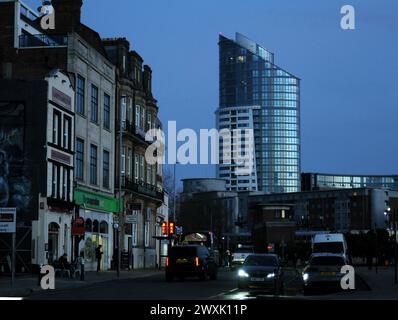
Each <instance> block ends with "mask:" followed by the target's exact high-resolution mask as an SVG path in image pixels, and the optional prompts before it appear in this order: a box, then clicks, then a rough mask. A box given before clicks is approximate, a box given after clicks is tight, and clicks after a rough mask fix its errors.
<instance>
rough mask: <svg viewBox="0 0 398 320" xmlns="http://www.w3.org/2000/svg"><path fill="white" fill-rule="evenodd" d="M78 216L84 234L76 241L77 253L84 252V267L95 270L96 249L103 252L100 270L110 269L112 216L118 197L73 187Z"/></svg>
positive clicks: (116, 209)
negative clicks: (81, 222)
mask: <svg viewBox="0 0 398 320" xmlns="http://www.w3.org/2000/svg"><path fill="white" fill-rule="evenodd" d="M75 203H76V206H78V214H79V218H81V219H83V220H84V228H85V234H84V237H80V239H79V240H80V241H76V246H77V247H78V248H76V249H77V250H76V251H78V252H79V253H81V252H83V253H84V258H85V269H86V270H87V271H95V270H97V258H96V249H97V248H98V246H99V245H100V246H101V251H102V252H103V255H102V260H101V270H109V269H111V263H112V258H113V238H114V236H113V216H114V214H115V213H117V212H118V199H115V198H114V197H111V196H106V195H103V194H100V193H95V192H92V191H88V190H85V189H83V188H76V189H75Z"/></svg>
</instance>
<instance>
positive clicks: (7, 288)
mask: <svg viewBox="0 0 398 320" xmlns="http://www.w3.org/2000/svg"><path fill="white" fill-rule="evenodd" d="M160 274H162V275H163V274H164V271H161V270H155V269H146V270H133V271H121V272H120V277H119V278H118V277H117V274H116V271H101V272H90V271H89V272H85V279H84V281H80V280H79V279H68V278H61V277H56V278H55V290H54V291H55V292H56V291H62V290H70V289H78V288H84V287H89V286H91V285H96V284H101V283H106V282H112V281H117V280H133V279H138V278H146V277H152V276H154V275H160ZM41 291H43V290H42V289H41V287H40V286H39V279H38V275H21V276H17V277H16V278H15V282H14V286H13V287H11V278H10V277H0V297H26V296H29V295H31V294H33V293H37V292H41ZM54 291H52V292H54Z"/></svg>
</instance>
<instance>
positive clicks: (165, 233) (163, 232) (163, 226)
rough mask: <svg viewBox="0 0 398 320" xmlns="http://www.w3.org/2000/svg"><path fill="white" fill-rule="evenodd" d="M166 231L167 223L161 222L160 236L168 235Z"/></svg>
mask: <svg viewBox="0 0 398 320" xmlns="http://www.w3.org/2000/svg"><path fill="white" fill-rule="evenodd" d="M167 231H168V226H167V222H163V223H162V234H163V235H167V234H168V233H167Z"/></svg>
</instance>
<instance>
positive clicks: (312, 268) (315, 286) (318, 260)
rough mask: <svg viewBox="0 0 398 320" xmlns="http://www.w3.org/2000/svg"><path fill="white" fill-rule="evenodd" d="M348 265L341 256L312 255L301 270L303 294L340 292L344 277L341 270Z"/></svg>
mask: <svg viewBox="0 0 398 320" xmlns="http://www.w3.org/2000/svg"><path fill="white" fill-rule="evenodd" d="M345 265H348V260H347V259H346V257H345V256H344V255H342V254H332V253H314V254H312V256H311V258H310V261H309V263H308V265H307V266H306V267H305V268H304V270H303V281H304V294H309V293H312V292H314V291H318V290H330V289H334V290H341V279H342V277H343V276H344V274H343V273H341V268H342V267H343V266H345Z"/></svg>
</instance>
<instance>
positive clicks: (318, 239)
mask: <svg viewBox="0 0 398 320" xmlns="http://www.w3.org/2000/svg"><path fill="white" fill-rule="evenodd" d="M312 253H334V254H341V255H344V257H345V258H346V259H348V258H349V257H348V247H347V242H346V240H345V237H344V235H343V234H342V233H324V234H316V235H314V237H313V238H312Z"/></svg>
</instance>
